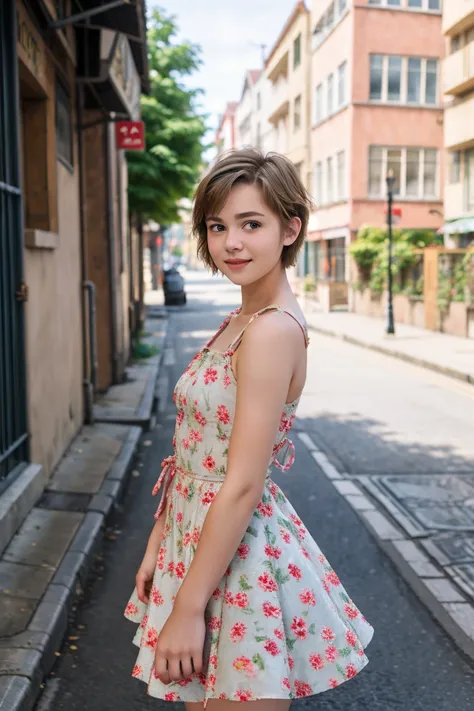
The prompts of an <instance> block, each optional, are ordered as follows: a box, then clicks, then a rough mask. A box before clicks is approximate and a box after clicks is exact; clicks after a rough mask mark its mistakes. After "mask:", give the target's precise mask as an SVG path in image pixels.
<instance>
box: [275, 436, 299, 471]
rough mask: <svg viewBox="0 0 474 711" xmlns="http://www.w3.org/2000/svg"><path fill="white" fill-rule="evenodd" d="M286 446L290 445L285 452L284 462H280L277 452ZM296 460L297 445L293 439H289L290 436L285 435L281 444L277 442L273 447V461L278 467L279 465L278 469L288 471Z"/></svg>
mask: <svg viewBox="0 0 474 711" xmlns="http://www.w3.org/2000/svg"><path fill="white" fill-rule="evenodd" d="M285 446H287V447H288V450H287V451H286V452H285V458H284V463H283V464H280V462H279V461H278V459H277V454H278V452H279V451H280V450H281V449H283V447H285ZM294 461H295V445H294V444H293V442H292V441H291V439H288V437H285V438H284V439H282V441H281V442H280V443H279V444H276V445H275V446H274V447H273V459H272V463H273V464H274V465H275V466H276V467H278V469H281V471H282V472H286V471H287V469H289V468H290V467H291V466H292V465H293V462H294Z"/></svg>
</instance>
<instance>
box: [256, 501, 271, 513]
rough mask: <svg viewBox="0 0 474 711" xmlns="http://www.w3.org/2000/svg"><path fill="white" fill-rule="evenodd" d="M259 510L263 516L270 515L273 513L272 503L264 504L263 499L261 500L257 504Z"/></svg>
mask: <svg viewBox="0 0 474 711" xmlns="http://www.w3.org/2000/svg"><path fill="white" fill-rule="evenodd" d="M257 511H259V512H260V513H261V514H262V516H268V517H270V516H272V515H273V506H272V505H271V504H264V503H263V501H261V502H260V503H259V505H258V506H257Z"/></svg>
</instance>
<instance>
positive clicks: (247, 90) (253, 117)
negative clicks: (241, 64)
mask: <svg viewBox="0 0 474 711" xmlns="http://www.w3.org/2000/svg"><path fill="white" fill-rule="evenodd" d="M261 73H262V72H261V71H260V70H258V69H249V70H248V71H247V72H246V73H245V79H244V86H243V89H242V96H241V97H240V101H239V103H238V105H237V109H236V111H235V125H236V147H237V148H242V147H243V146H254V147H258V145H257V144H261V142H262V140H261V126H259V127H258V128H257V112H258V111H260V109H261V102H262V96H261V93H260V91H259V88H258V81H259V79H260V75H261Z"/></svg>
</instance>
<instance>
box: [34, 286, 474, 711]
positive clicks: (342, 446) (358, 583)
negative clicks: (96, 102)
mask: <svg viewBox="0 0 474 711" xmlns="http://www.w3.org/2000/svg"><path fill="white" fill-rule="evenodd" d="M187 283H188V295H189V300H188V305H187V306H186V307H185V308H182V309H176V310H173V311H172V313H171V316H170V318H171V322H170V327H169V331H168V333H169V344H168V352H167V354H166V357H165V369H164V372H165V375H167V376H168V380H169V384H170V387H168V389H167V399H166V403H165V407H164V408H162V412H160V414H159V418H158V424H157V427H156V429H155V430H153V431H152V432H151V433H149V434H145V435H144V437H143V441H142V447H141V454H140V460H139V465H138V466H137V470H136V473H138V474H139V476H134V477H132V479H131V483H130V486H129V490H128V493H127V495H126V498H125V500H124V502H123V511H122V512H121V513H120V515H119V516H118V519H117V521H116V529H115V530H113V531H112V530H111V531H110V535H109V538H108V539H107V540H106V542H105V546H104V550H103V553H102V559H98V560H97V561H96V570H95V575H94V578H93V579H92V580H91V583H90V585H89V586H88V589H87V590H86V591H85V594H84V596H83V598H82V600H81V603H80V604H79V605H78V609H77V611H76V617H75V619H74V621H73V625H72V627H71V631H70V632H69V634H70V636H72V637H74V639H73V640H69V641H68V642H67V643H66V645H65V646H64V647H63V650H62V653H61V656H60V657H59V658H58V664H57V665H56V668H55V670H54V674H53V675H52V677H51V678H50V679H49V680H48V681H47V684H46V688H45V693H44V694H43V697H42V699H40V701H39V702H38V704H37V707H36V711H141V710H142V709H157V708H161V707H164V706H165V704H162V703H161V702H160V701H158V700H157V699H151V698H149V697H147V696H146V687H145V685H144V684H142V683H141V682H138V681H136V680H135V679H132V678H131V676H130V673H131V670H132V667H133V665H134V661H135V657H136V648H135V647H134V646H133V645H132V643H131V640H132V637H133V634H134V631H135V627H134V625H133V624H131V623H130V622H128V621H127V620H125V619H124V618H123V616H122V614H123V608H124V607H125V604H126V603H127V601H128V597H129V594H130V593H131V591H132V589H133V585H134V578H135V574H136V571H137V568H138V565H139V563H140V561H141V556H142V554H143V551H144V546H145V543H146V538H147V536H148V534H149V531H150V530H151V527H152V525H153V512H154V510H155V508H156V504H157V502H156V499H154V498H152V497H151V496H150V491H151V488H152V486H153V484H154V482H155V480H156V477H157V475H158V473H159V465H160V462H161V460H162V458H163V457H164V456H166V455H167V454H169V453H170V447H171V438H172V434H173V428H174V406H173V403H172V401H171V393H172V387H173V385H174V382H175V381H176V379H177V377H178V376H179V374H180V373H181V371H182V370H183V368H184V366H185V365H186V364H187V363H188V361H189V360H190V358H191V357H192V355H193V354H194V353H195V351H196V350H197V349H198V348H199V347H200V346H201V345H202V344H203V342H204V341H205V340H206V339H207V338H208V337H209V336H210V335H211V333H212V332H213V331H215V329H216V328H217V326H218V325H219V323H220V322H221V321H222V320H223V318H224V317H225V315H227V313H228V312H229V311H230V310H231V309H232V308H234V307H235V306H236V305H237V302H238V292H237V291H236V290H235V289H234V288H233V287H231V286H230V285H228V283H226V282H224V281H222V280H221V279H218V278H216V279H213V280H211V279H208V278H205V277H204V276H202V275H201V274H197V273H193V272H190V273H189V274H188V275H187ZM309 358H310V366H309V372H308V380H307V385H306V391H305V394H304V397H303V398H302V401H301V404H300V409H299V412H298V415H299V418H298V420H297V428H298V430H299V431H300V432H301V431H304V432H306V433H307V434H309V435H310V437H311V438H312V439H313V441H314V442H315V443H316V444H317V446H318V448H319V449H320V450H322V451H324V452H325V453H326V454H327V457H328V459H329V460H330V461H332V462H333V463H334V464H335V466H336V467H337V469H338V470H339V471H340V472H344V473H346V474H347V475H349V476H351V477H357V476H359V475H377V474H400V475H407V476H411V477H413V476H416V475H423V476H427V477H428V476H431V475H432V474H443V473H446V472H452V473H465V474H467V473H468V472H474V441H473V438H472V426H471V427H470V426H469V423H472V422H473V421H474V397H473V390H474V389H473V388H470V387H469V386H467V385H466V386H465V385H463V384H461V383H458V382H455V381H452V380H449V379H447V378H445V377H444V376H440V375H436V374H434V373H430V372H428V371H423V370H422V369H420V368H417V367H414V366H411V365H408V364H405V363H402V362H398V361H396V360H394V359H392V358H390V357H387V356H383V355H379V354H376V353H373V352H370V351H367V350H365V349H362V348H358V347H356V346H351V345H349V344H346V343H343V342H341V341H338V340H333V339H330V338H326V337H323V336H318V335H312V338H311V345H310V351H309ZM293 440H294V442H295V445H296V449H297V457H296V462H295V465H294V467H293V469H292V470H290V471H289V472H287V473H282V472H277V473H276V474H275V479H276V481H277V482H278V483H279V484H280V485H281V486H282V488H283V489H284V490H285V492H286V493H287V494H288V495H289V497H290V499H291V500H292V502H293V504H294V505H295V508H296V509H297V510H298V512H299V513H300V515H301V516H302V518H303V519H304V520H305V522H306V524H307V525H308V527H309V529H310V531H311V533H312V535H313V536H314V538H315V539H316V540H317V541H318V543H319V545H320V546H321V548H322V549H323V551H324V553H325V554H326V555H327V556H328V558H329V560H330V561H331V563H332V564H333V566H334V567H335V569H336V571H337V572H338V573H339V576H340V577H341V579H342V582H343V584H344V585H345V586H346V587H347V588H348V590H349V592H350V594H351V596H352V597H353V598H354V600H355V602H356V603H357V604H358V605H359V606H360V607H361V609H362V611H363V612H364V613H365V614H366V616H367V618H368V619H369V621H370V622H371V623H372V624H373V625H374V627H375V637H374V640H373V641H372V642H371V644H370V646H369V648H368V656H369V659H370V664H369V666H368V667H367V669H366V670H364V671H363V672H362V673H361V675H360V676H359V677H358V678H357V679H355V680H352V681H351V682H349V683H348V684H344V685H343V686H341V688H339V689H335V690H333V691H330V692H327V693H326V694H324V695H322V696H320V697H312V698H309V699H306V700H303V701H301V702H298V703H297V705H298V706H300V707H303V706H304V707H306V708H308V709H315V710H316V709H318V711H319V710H320V709H322V710H323V711H398V710H399V709H404V711H405V710H406V711H427V710H428V709H436V711H451V710H452V709H453V708H455V709H456V711H469V710H470V709H472V708H473V704H474V672H473V667H472V664H471V663H468V662H467V661H466V660H465V659H464V657H463V656H462V654H461V653H460V652H459V651H458V650H457V648H456V647H455V646H454V645H453V643H452V642H451V641H450V639H449V638H448V636H447V635H446V633H445V632H444V631H443V630H442V628H441V627H440V626H439V625H438V624H437V623H436V622H435V621H434V620H433V618H432V617H431V616H430V614H429V613H428V612H427V610H426V609H425V607H424V606H423V605H422V603H421V602H420V601H419V600H418V598H417V597H416V596H415V595H414V593H412V591H411V589H410V588H409V587H408V586H407V585H406V584H405V583H404V581H403V580H402V579H401V578H400V576H399V574H398V572H397V571H396V569H395V568H394V567H393V565H392V563H391V562H390V561H389V560H388V558H387V557H386V555H385V554H384V553H383V552H382V551H381V550H380V548H379V547H378V545H377V544H376V542H375V541H374V539H373V537H372V536H371V534H370V533H369V532H368V530H367V528H366V527H365V526H364V524H363V523H362V522H361V520H360V519H359V517H358V516H357V514H356V513H355V512H354V511H353V510H352V508H350V506H349V505H348V504H347V503H346V501H345V499H344V498H343V497H342V496H341V495H340V494H339V493H338V492H337V491H336V489H335V488H334V486H333V485H332V483H331V482H330V481H329V480H328V479H327V477H326V476H324V474H323V473H322V471H321V470H320V469H319V467H318V465H317V464H316V462H315V461H314V459H313V457H311V456H310V453H309V452H308V450H307V449H306V448H305V446H304V444H303V443H302V442H301V440H300V438H299V437H298V436H297V435H296V433H295V436H294V437H293ZM76 638H77V639H76ZM71 645H72V646H74V647H77V649H73V650H71V648H70V646H71Z"/></svg>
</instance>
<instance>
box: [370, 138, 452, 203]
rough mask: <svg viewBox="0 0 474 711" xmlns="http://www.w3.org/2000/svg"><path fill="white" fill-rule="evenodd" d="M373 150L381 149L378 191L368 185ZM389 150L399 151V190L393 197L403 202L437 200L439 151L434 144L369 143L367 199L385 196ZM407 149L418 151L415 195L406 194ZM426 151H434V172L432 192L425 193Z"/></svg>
mask: <svg viewBox="0 0 474 711" xmlns="http://www.w3.org/2000/svg"><path fill="white" fill-rule="evenodd" d="M373 150H377V151H381V163H380V185H379V192H378V193H377V194H375V192H373V191H371V189H370V186H371V183H372V182H373V181H372V172H371V170H372V164H373V162H374V161H373V159H372V158H371V152H372V151H373ZM389 151H401V157H400V186H399V191H398V192H394V197H396V199H397V200H402V201H404V202H439V200H440V151H439V149H438V148H436V147H434V146H380V145H374V144H371V145H370V146H369V150H368V174H367V195H368V198H369V200H384V199H385V198H386V183H385V180H386V175H387V164H388V152H389ZM408 151H419V154H418V160H419V167H418V192H417V194H416V195H407V181H406V173H407V171H406V168H407V152H408ZM428 151H435V153H436V163H435V173H434V186H435V190H434V194H433V195H426V194H425V166H426V165H427V164H428V163H427V161H426V160H425V159H426V157H427V152H428Z"/></svg>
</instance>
